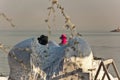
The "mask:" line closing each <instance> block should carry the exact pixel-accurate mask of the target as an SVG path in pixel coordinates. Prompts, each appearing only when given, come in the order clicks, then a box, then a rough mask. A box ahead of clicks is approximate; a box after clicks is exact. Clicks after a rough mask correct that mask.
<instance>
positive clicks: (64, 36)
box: [60, 34, 68, 45]
mask: <svg viewBox="0 0 120 80" xmlns="http://www.w3.org/2000/svg"><path fill="white" fill-rule="evenodd" d="M60 39H61V43H60V45H66V44H67V42H68V41H67V36H66V34H62V35H61V37H60Z"/></svg>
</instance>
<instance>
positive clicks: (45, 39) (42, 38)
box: [38, 35, 48, 45]
mask: <svg viewBox="0 0 120 80" xmlns="http://www.w3.org/2000/svg"><path fill="white" fill-rule="evenodd" d="M38 42H39V43H40V44H42V45H46V44H47V43H48V36H45V35H41V36H40V37H38Z"/></svg>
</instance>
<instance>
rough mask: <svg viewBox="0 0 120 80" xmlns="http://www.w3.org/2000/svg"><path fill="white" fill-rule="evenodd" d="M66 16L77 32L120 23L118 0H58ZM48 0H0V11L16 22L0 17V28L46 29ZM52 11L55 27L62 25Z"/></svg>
mask: <svg viewBox="0 0 120 80" xmlns="http://www.w3.org/2000/svg"><path fill="white" fill-rule="evenodd" d="M59 3H60V4H61V5H62V6H63V7H64V8H65V12H66V13H67V15H69V16H70V17H71V20H72V22H73V23H74V24H75V25H76V27H77V29H78V30H80V31H98V32H99V31H107V32H108V31H110V30H112V29H115V28H117V27H119V26H120V0H59ZM49 6H50V2H49V0H0V13H3V12H4V13H5V14H6V15H7V16H8V17H9V18H11V19H12V22H13V23H14V24H15V25H16V27H15V28H12V27H11V26H10V25H9V23H8V22H6V21H5V20H4V18H3V17H0V30H42V29H47V24H46V23H45V22H44V20H45V19H46V18H47V14H48V10H47V8H48V7H49ZM57 11H58V12H57V13H56V16H57V17H56V21H55V24H56V27H54V26H52V28H57V29H61V28H63V26H64V18H63V16H61V14H60V11H59V10H57Z"/></svg>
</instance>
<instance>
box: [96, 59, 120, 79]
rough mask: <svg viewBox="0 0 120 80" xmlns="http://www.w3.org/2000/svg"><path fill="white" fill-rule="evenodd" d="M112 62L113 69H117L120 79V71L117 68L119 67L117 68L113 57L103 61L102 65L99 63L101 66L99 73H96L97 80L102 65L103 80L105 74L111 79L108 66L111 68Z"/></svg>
mask: <svg viewBox="0 0 120 80" xmlns="http://www.w3.org/2000/svg"><path fill="white" fill-rule="evenodd" d="M110 64H112V66H113V69H114V71H115V73H116V76H117V78H118V80H120V75H119V72H118V70H117V68H116V65H115V63H114V61H113V59H108V60H105V61H101V63H100V65H99V67H98V70H97V73H96V75H95V78H94V80H97V78H98V75H99V73H100V70H101V68H102V67H103V71H104V73H103V76H102V79H101V80H104V78H105V75H106V76H107V78H108V80H111V79H110V76H109V73H108V68H109V66H110Z"/></svg>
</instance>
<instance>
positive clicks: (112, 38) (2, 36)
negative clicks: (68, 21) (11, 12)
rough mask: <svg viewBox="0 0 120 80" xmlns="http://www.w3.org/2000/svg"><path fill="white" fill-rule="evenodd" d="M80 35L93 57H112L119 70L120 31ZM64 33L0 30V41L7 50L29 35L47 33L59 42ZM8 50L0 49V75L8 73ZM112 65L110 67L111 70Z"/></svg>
mask: <svg viewBox="0 0 120 80" xmlns="http://www.w3.org/2000/svg"><path fill="white" fill-rule="evenodd" d="M78 32H79V33H80V34H81V35H82V37H83V38H84V39H85V40H86V41H87V42H88V43H89V45H90V46H91V49H92V51H93V54H94V56H95V57H99V58H104V59H113V60H114V62H115V65H116V66H117V69H118V71H119V72H120V33H119V32H107V31H106V32H81V31H78ZM62 33H66V34H67V36H68V37H69V36H70V32H69V31H60V30H57V31H52V32H49V31H47V30H39V31H38V30H36V31H35V30H34V31H32V30H19V31H15V30H0V43H2V44H4V45H5V47H6V50H7V51H8V52H9V50H10V49H11V48H12V47H13V46H14V45H16V44H17V43H19V42H21V41H23V40H25V39H29V38H31V37H36V38H37V37H39V36H40V35H42V34H45V35H48V36H49V40H54V41H56V42H57V43H59V42H60V39H59V37H60V35H61V34H62ZM8 52H4V51H3V50H0V75H1V74H4V75H9V65H8V59H7V55H8ZM111 69H112V67H110V70H109V71H111ZM112 73H113V71H112Z"/></svg>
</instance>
